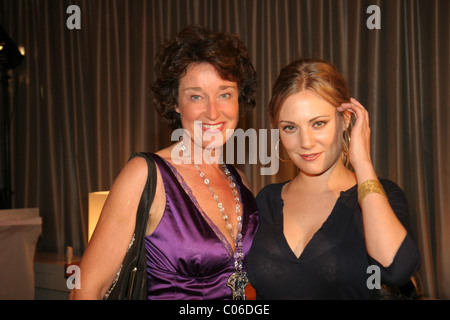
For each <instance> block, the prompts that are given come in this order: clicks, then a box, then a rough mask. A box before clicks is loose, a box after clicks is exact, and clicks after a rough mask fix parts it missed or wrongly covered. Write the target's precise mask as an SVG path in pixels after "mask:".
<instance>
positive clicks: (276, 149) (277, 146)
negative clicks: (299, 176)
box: [275, 139, 288, 162]
mask: <svg viewBox="0 0 450 320" xmlns="http://www.w3.org/2000/svg"><path fill="white" fill-rule="evenodd" d="M279 146H280V139H278V141H277V144H276V145H275V154H276V155H277V157H278V159H280V161H283V162H287V161H288V160H285V159H281V157H280V153H279V152H278V148H279Z"/></svg>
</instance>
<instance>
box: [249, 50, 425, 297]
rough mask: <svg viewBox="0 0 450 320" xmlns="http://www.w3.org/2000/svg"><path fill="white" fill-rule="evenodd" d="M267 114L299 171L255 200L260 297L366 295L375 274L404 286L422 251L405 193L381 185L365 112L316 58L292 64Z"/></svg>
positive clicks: (254, 262) (254, 254)
mask: <svg viewBox="0 0 450 320" xmlns="http://www.w3.org/2000/svg"><path fill="white" fill-rule="evenodd" d="M268 109H269V110H268V111H269V115H270V117H271V121H272V124H273V126H274V127H275V128H277V129H279V131H280V141H281V143H280V145H282V146H283V148H284V149H285V151H286V152H285V153H286V154H287V155H288V156H289V158H290V160H291V161H292V162H293V163H294V164H295V165H296V166H297V168H298V174H297V176H296V177H294V178H293V179H292V180H289V181H286V182H283V183H279V184H271V185H268V186H266V187H265V188H263V189H262V190H261V191H260V192H259V194H258V196H257V198H256V201H257V205H258V211H259V214H260V226H259V229H258V231H257V234H256V236H255V239H254V241H253V245H252V248H251V250H250V253H249V257H248V273H249V279H250V282H251V283H252V285H253V287H254V288H255V290H256V293H257V297H259V298H261V299H368V298H370V297H372V295H373V293H374V292H373V291H372V290H371V289H372V288H373V287H372V283H369V282H370V281H368V278H369V276H370V273H371V272H369V271H370V270H372V269H373V268H375V269H376V270H379V271H380V272H379V273H380V281H381V284H387V285H391V286H400V285H403V284H405V283H407V282H408V281H409V279H410V277H411V276H412V275H413V273H414V272H415V271H416V270H417V269H418V267H419V265H420V254H419V251H418V249H417V246H416V245H415V243H414V241H413V239H412V237H411V233H410V231H409V225H408V224H409V223H408V206H407V203H406V199H405V196H404V193H403V191H402V190H401V189H400V188H399V187H398V186H397V185H396V184H395V183H393V182H391V181H389V180H386V179H378V177H377V175H376V173H375V170H374V168H373V164H372V161H371V158H370V127H369V115H368V112H367V111H366V110H365V109H364V107H363V106H362V105H361V104H360V103H359V102H358V101H356V100H355V99H353V98H350V95H349V92H348V87H347V84H346V82H345V80H344V78H343V77H342V76H341V75H340V74H339V72H338V71H337V69H336V68H335V67H334V65H333V64H331V63H329V62H327V61H323V60H315V59H302V60H298V61H294V62H292V63H291V64H289V65H288V66H286V67H285V68H284V69H283V70H282V71H281V73H280V75H279V77H278V79H277V80H276V82H275V84H274V87H273V92H272V98H271V101H270V103H269V108H268ZM278 147H281V146H278ZM369 266H372V267H370V268H369ZM377 268H379V269H377ZM368 272H369V273H368ZM375 285H376V286H377V287H378V285H380V284H375Z"/></svg>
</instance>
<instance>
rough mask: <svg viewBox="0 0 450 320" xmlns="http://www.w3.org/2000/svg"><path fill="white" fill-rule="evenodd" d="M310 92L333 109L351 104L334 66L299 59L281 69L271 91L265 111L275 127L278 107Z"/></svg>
mask: <svg viewBox="0 0 450 320" xmlns="http://www.w3.org/2000/svg"><path fill="white" fill-rule="evenodd" d="M305 90H309V91H312V92H314V93H315V94H317V95H319V96H320V97H321V98H322V99H324V100H325V101H327V102H328V103H330V104H331V105H332V106H334V107H338V106H340V105H341V104H342V103H344V102H349V101H350V94H349V90H348V85H347V82H346V81H345V79H344V77H342V75H341V74H340V73H339V71H338V70H337V69H336V67H335V66H334V65H333V64H332V63H331V62H328V61H325V60H320V59H300V60H296V61H294V62H292V63H290V64H289V65H287V66H286V67H284V68H283V69H282V70H281V72H280V75H279V76H278V78H277V80H276V81H275V84H274V86H273V89H272V98H271V99H270V102H269V106H268V112H269V116H270V120H271V122H272V125H273V126H274V127H277V125H278V118H279V115H280V110H281V107H282V106H283V104H284V102H285V101H286V99H287V98H288V97H289V96H291V95H293V94H296V93H299V92H302V91H305ZM351 126H352V121H350V123H349V126H348V130H346V133H345V134H344V136H343V147H342V149H343V150H342V159H343V162H344V164H345V165H346V167H347V168H350V164H349V161H348V146H349V143H350V141H349V138H350V130H351Z"/></svg>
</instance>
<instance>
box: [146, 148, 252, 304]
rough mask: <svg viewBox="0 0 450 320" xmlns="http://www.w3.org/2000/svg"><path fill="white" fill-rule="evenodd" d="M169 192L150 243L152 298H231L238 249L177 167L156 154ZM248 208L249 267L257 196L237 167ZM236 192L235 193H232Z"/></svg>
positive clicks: (245, 242) (245, 231)
mask: <svg viewBox="0 0 450 320" xmlns="http://www.w3.org/2000/svg"><path fill="white" fill-rule="evenodd" d="M152 156H153V159H154V160H155V163H156V165H157V166H158V168H159V170H160V172H161V175H162V179H163V183H164V189H165V192H166V208H165V211H164V213H163V216H162V218H161V221H160V223H159V225H158V227H157V228H156V229H155V231H154V232H153V233H152V234H151V235H149V236H147V237H146V238H145V246H146V251H147V272H148V299H152V300H153V299H155V300H156V299H164V300H172V299H177V300H183V299H207V300H212V299H231V298H232V296H231V289H230V288H229V287H227V285H226V283H227V280H228V277H229V276H230V275H231V274H232V273H233V272H234V271H235V268H234V258H233V249H232V247H231V245H230V244H229V242H228V241H227V239H226V238H225V236H224V235H223V234H222V233H221V232H220V231H219V229H218V228H217V226H216V225H214V224H213V223H212V221H211V220H210V219H209V218H208V217H207V216H206V214H205V213H204V211H203V210H202V208H200V206H199V204H198V202H197V200H196V199H195V197H194V196H193V194H192V191H191V189H190V188H189V186H188V185H187V184H186V182H185V181H184V180H183V178H182V177H181V175H180V174H179V173H178V172H177V170H176V169H175V167H174V166H173V165H171V164H170V163H169V162H167V161H166V160H164V159H162V158H161V157H159V156H158V155H155V154H152ZM228 169H229V170H230V172H231V174H232V175H233V176H234V178H235V180H236V182H237V183H236V184H237V186H238V191H239V194H240V198H241V202H242V205H243V218H244V219H243V226H242V236H243V252H244V268H245V265H246V258H247V254H248V252H249V250H250V246H251V244H252V241H253V237H254V235H255V233H256V229H257V227H258V213H257V207H256V203H255V200H254V197H253V195H252V193H251V192H250V191H249V190H248V189H247V188H246V187H245V186H244V185H243V183H242V181H241V178H240V176H239V174H238V173H237V171H236V170H235V168H234V167H233V166H230V165H228ZM230 192H231V191H230Z"/></svg>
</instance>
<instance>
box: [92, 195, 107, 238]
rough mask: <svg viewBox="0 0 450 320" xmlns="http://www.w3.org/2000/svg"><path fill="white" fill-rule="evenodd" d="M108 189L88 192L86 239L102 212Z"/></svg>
mask: <svg viewBox="0 0 450 320" xmlns="http://www.w3.org/2000/svg"><path fill="white" fill-rule="evenodd" d="M108 194H109V191H97V192H90V193H89V225H88V228H89V233H88V241H90V240H91V236H92V233H93V232H94V230H95V226H96V225H97V221H98V218H99V217H100V213H101V212H102V209H103V205H104V204H105V201H106V198H107V197H108Z"/></svg>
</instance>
